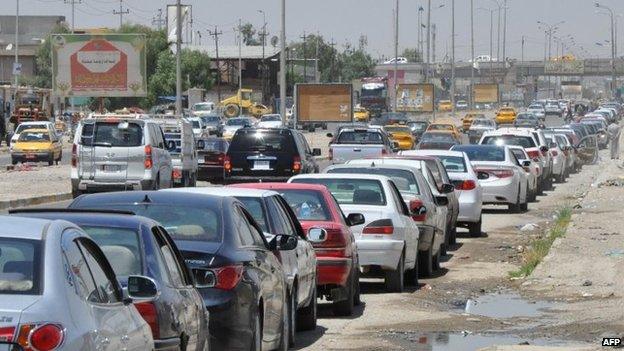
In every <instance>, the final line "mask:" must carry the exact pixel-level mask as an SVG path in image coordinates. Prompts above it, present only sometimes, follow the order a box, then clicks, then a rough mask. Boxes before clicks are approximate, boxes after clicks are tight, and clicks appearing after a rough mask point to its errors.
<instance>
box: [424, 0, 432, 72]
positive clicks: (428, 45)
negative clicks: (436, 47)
mask: <svg viewBox="0 0 624 351" xmlns="http://www.w3.org/2000/svg"><path fill="white" fill-rule="evenodd" d="M429 65H431V0H427V63H426V64H425V82H428V81H429Z"/></svg>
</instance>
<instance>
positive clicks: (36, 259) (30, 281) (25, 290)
mask: <svg viewBox="0 0 624 351" xmlns="http://www.w3.org/2000/svg"><path fill="white" fill-rule="evenodd" d="M41 248H42V243H41V241H39V240H26V239H12V238H0V253H1V254H0V294H3V295H10V294H20V295H39V294H41V287H42V284H41V279H42V277H41V263H42V262H43V257H42V256H43V253H42V252H41V251H42V250H41Z"/></svg>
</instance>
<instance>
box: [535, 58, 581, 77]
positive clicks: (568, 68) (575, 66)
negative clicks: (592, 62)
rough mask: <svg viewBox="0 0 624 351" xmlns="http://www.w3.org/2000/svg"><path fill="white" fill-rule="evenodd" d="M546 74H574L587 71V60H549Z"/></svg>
mask: <svg viewBox="0 0 624 351" xmlns="http://www.w3.org/2000/svg"><path fill="white" fill-rule="evenodd" d="M544 73H546V74H574V75H580V74H583V73H585V62H583V61H563V60H559V61H548V62H546V64H545V65H544Z"/></svg>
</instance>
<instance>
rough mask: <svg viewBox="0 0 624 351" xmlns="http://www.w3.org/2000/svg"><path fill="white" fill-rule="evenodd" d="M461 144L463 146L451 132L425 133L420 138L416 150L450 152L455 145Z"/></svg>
mask: <svg viewBox="0 0 624 351" xmlns="http://www.w3.org/2000/svg"><path fill="white" fill-rule="evenodd" d="M459 144H461V142H460V141H459V140H458V139H457V138H456V137H455V136H454V134H453V133H451V132H447V131H439V132H425V133H424V134H423V135H422V137H421V138H420V141H419V142H418V145H416V149H418V150H429V149H433V150H448V149H450V148H451V147H453V146H454V145H459Z"/></svg>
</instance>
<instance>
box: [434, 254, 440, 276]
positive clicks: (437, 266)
mask: <svg viewBox="0 0 624 351" xmlns="http://www.w3.org/2000/svg"><path fill="white" fill-rule="evenodd" d="M440 251H441V250H438V253H437V254H436V255H435V256H433V270H434V271H439V270H440V268H441V267H440Z"/></svg>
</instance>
